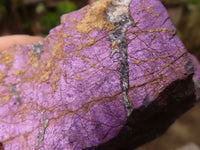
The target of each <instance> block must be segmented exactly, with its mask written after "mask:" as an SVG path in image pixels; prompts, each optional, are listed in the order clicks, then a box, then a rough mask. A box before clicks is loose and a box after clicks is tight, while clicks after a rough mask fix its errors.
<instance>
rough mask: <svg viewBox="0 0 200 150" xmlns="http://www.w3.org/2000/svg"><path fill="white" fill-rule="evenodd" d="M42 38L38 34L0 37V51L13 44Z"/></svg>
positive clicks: (21, 43)
mask: <svg viewBox="0 0 200 150" xmlns="http://www.w3.org/2000/svg"><path fill="white" fill-rule="evenodd" d="M42 39H43V38H42V37H40V36H30V35H9V36H2V37H0V51H3V50H5V49H7V48H8V47H10V46H11V45H13V44H19V45H23V44H29V43H34V42H38V41H41V40H42Z"/></svg>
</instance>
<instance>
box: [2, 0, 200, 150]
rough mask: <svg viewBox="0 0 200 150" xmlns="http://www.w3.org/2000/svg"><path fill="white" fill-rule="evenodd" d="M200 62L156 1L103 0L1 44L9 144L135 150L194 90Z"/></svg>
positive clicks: (192, 98) (187, 103)
mask: <svg viewBox="0 0 200 150" xmlns="http://www.w3.org/2000/svg"><path fill="white" fill-rule="evenodd" d="M199 89H200V67H199V63H198V61H197V60H196V59H195V58H194V57H193V56H191V55H190V54H189V53H188V52H187V51H186V49H185V48H184V46H183V44H182V42H181V41H180V40H179V38H178V37H177V35H176V29H175V28H174V26H173V25H172V23H171V21H170V19H169V16H168V14H167V12H166V10H165V8H164V7H163V5H162V4H161V3H160V2H159V1H157V0H149V1H145V0H132V1H131V0H124V1H120V0H112V2H111V0H100V1H98V2H96V3H94V4H92V5H88V6H86V7H84V8H82V9H80V10H78V11H75V12H72V13H70V14H66V15H64V16H62V18H61V25H59V26H57V27H56V28H54V29H52V30H51V31H50V34H49V35H48V36H47V37H46V38H44V40H43V41H41V42H39V43H34V44H29V45H23V46H21V45H15V46H13V47H11V48H9V49H8V50H6V51H4V52H2V53H0V142H1V143H2V144H3V146H4V149H5V150H13V149H15V150H22V149H26V150H28V149H38V150H47V149H48V150H59V149H62V150H81V149H87V150H89V149H102V150H107V149H108V150H112V149H113V150H122V149H126V150H129V149H130V150H132V149H133V148H135V147H137V146H139V145H141V144H143V143H145V142H147V141H149V140H151V139H153V138H155V137H157V136H159V135H161V134H162V133H163V132H164V131H165V130H166V129H167V128H168V126H169V125H170V124H171V123H172V122H173V121H174V120H175V119H176V118H177V117H178V116H180V115H181V114H182V113H183V112H185V111H186V110H188V109H189V108H190V107H192V105H193V104H194V103H195V102H196V99H197V98H198V97H199V96H200V92H199Z"/></svg>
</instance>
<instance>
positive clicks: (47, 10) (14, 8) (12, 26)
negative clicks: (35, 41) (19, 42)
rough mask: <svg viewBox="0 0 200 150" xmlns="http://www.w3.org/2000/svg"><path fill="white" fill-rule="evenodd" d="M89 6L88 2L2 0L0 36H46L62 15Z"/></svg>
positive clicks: (77, 0) (75, 0)
mask: <svg viewBox="0 0 200 150" xmlns="http://www.w3.org/2000/svg"><path fill="white" fill-rule="evenodd" d="M87 4H88V1H87V0H81V1H79V0H71V1H70V0H0V35H6V34H30V35H44V36H45V35H47V34H48V32H49V30H50V29H52V28H53V27H55V26H56V25H58V24H59V23H60V16H61V15H62V14H66V13H69V12H71V11H75V10H77V9H79V8H81V7H83V6H85V5H87Z"/></svg>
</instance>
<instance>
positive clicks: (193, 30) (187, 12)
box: [0, 0, 200, 150]
mask: <svg viewBox="0 0 200 150" xmlns="http://www.w3.org/2000/svg"><path fill="white" fill-rule="evenodd" d="M93 1H96V0H0V35H7V34H30V35H42V36H45V35H47V34H48V32H49V30H50V29H52V28H53V27H54V26H56V25H58V24H59V21H60V16H61V15H62V14H65V13H69V12H71V11H74V10H77V9H79V8H81V7H83V6H85V5H87V4H88V3H91V2H93ZM160 1H162V2H163V4H164V5H165V6H166V8H167V9H168V12H169V14H170V17H171V19H172V22H173V23H174V25H175V26H176V28H177V33H178V36H179V37H180V38H181V39H182V41H183V43H184V45H185V46H186V48H187V49H188V50H189V51H190V52H191V53H193V54H195V55H196V56H197V57H198V58H199V59H200V0H160ZM199 110H200V104H199V105H197V106H196V107H195V108H194V109H192V110H191V111H190V112H189V113H186V114H185V116H183V117H181V119H179V120H178V121H176V123H175V124H174V125H173V126H171V127H170V129H169V130H168V131H167V133H166V134H165V135H164V136H162V137H161V138H158V139H156V140H155V141H153V142H151V143H148V144H146V145H144V146H142V147H140V148H139V149H138V150H159V149H162V150H175V149H176V148H177V147H180V146H181V145H184V144H187V142H195V144H199V145H200V140H199V136H200V119H199V115H200V111H199Z"/></svg>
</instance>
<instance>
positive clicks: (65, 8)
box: [57, 1, 78, 14]
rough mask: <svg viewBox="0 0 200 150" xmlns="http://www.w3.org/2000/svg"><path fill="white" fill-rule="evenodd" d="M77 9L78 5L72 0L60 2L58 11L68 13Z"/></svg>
mask: <svg viewBox="0 0 200 150" xmlns="http://www.w3.org/2000/svg"><path fill="white" fill-rule="evenodd" d="M77 9H78V7H77V5H76V4H75V3H73V2H70V1H64V2H60V3H59V5H58V7H57V11H58V12H59V13H60V14H66V13H69V12H72V11H74V10H77Z"/></svg>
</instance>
